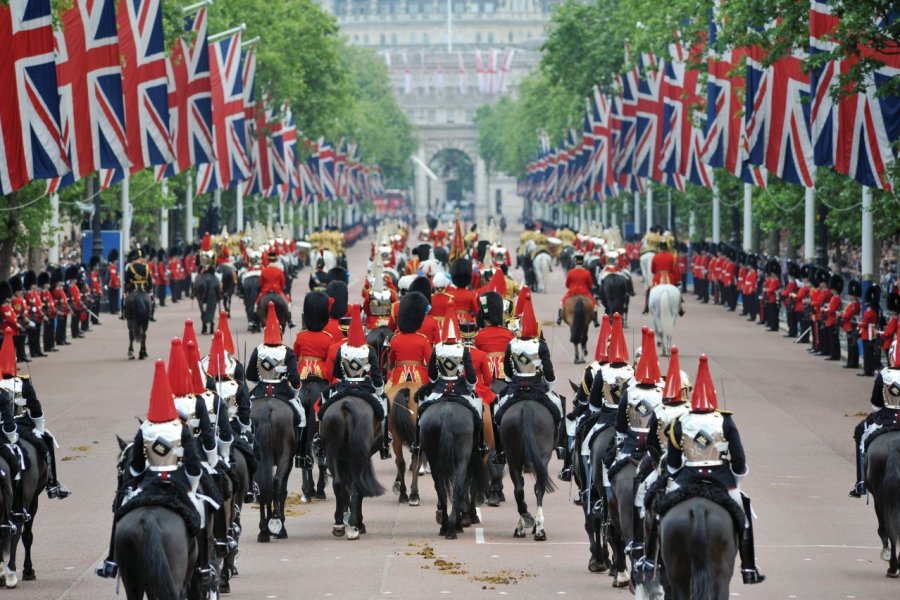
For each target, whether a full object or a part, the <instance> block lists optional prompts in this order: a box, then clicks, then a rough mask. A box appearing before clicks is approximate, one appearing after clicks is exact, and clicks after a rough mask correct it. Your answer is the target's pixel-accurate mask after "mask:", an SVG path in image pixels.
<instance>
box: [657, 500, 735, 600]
mask: <svg viewBox="0 0 900 600" xmlns="http://www.w3.org/2000/svg"><path fill="white" fill-rule="evenodd" d="M737 543H738V540H737V532H736V531H735V528H734V521H733V519H732V518H731V515H730V514H729V512H728V511H727V510H725V509H724V508H723V507H722V506H720V505H719V504H716V503H715V502H711V501H709V500H706V499H704V498H690V499H688V500H685V501H684V502H682V503H680V504H678V505H676V506H674V507H673V508H671V509H670V510H669V511H668V512H667V513H666V514H665V515H663V517H662V521H661V522H660V552H661V554H662V561H663V564H665V568H666V577H667V579H668V581H669V585H670V586H671V593H672V599H673V600H728V598H729V591H728V590H729V587H728V586H729V583H730V582H731V577H732V575H733V574H734V561H735V556H736V555H737V549H738V546H737Z"/></svg>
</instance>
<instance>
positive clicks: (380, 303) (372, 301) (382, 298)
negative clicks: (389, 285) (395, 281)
mask: <svg viewBox="0 0 900 600" xmlns="http://www.w3.org/2000/svg"><path fill="white" fill-rule="evenodd" d="M369 314H370V315H372V316H373V317H386V316H388V315H389V314H391V293H390V292H387V291H385V292H372V294H371V296H370V297H369Z"/></svg>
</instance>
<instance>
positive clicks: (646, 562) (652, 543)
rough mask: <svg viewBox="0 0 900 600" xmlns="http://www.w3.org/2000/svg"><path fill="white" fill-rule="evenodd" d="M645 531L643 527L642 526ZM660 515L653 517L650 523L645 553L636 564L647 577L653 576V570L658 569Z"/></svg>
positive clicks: (636, 567) (639, 570)
mask: <svg viewBox="0 0 900 600" xmlns="http://www.w3.org/2000/svg"><path fill="white" fill-rule="evenodd" d="M641 531H642V532H643V527H641ZM658 548H659V517H657V518H655V519H653V523H652V524H651V525H650V534H649V535H648V536H647V540H646V543H645V544H644V554H643V556H641V558H640V560H638V562H637V563H636V564H635V565H634V568H635V571H638V572H640V573H642V574H643V575H644V576H645V577H648V578H652V577H653V571H654V570H655V569H656V555H657V553H658V552H659V550H658Z"/></svg>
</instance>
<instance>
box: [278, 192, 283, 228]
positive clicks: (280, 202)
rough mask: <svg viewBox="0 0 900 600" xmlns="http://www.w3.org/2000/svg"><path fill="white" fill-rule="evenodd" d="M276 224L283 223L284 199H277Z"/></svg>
mask: <svg viewBox="0 0 900 600" xmlns="http://www.w3.org/2000/svg"><path fill="white" fill-rule="evenodd" d="M278 224H279V225H284V200H282V199H281V198H279V199H278Z"/></svg>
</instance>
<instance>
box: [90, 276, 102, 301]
mask: <svg viewBox="0 0 900 600" xmlns="http://www.w3.org/2000/svg"><path fill="white" fill-rule="evenodd" d="M90 278H91V293H94V294H97V295H98V296H99V295H101V294H102V293H103V285H102V284H101V283H100V272H99V271H91V275H90Z"/></svg>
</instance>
